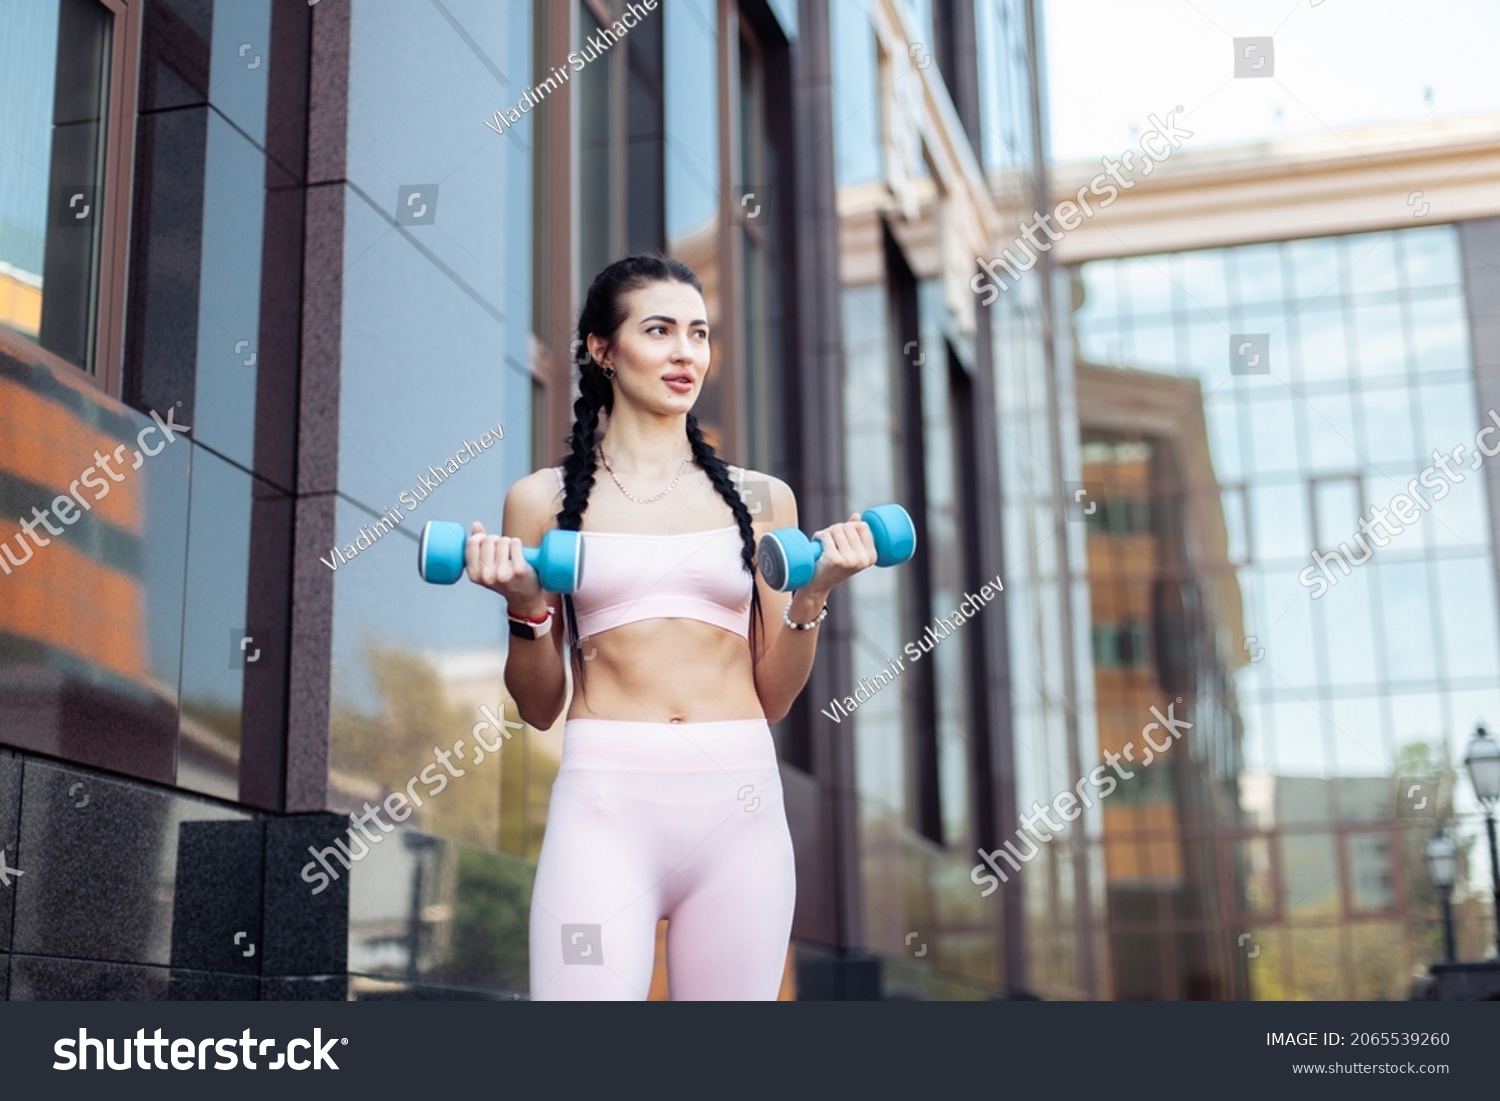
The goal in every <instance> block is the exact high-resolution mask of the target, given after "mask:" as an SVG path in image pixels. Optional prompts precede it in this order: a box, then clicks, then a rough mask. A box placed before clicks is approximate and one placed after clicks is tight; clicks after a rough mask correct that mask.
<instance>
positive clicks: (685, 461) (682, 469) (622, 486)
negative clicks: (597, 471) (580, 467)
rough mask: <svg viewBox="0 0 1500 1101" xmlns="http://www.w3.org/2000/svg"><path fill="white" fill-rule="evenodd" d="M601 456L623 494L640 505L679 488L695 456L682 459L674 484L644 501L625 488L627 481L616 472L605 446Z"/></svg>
mask: <svg viewBox="0 0 1500 1101" xmlns="http://www.w3.org/2000/svg"><path fill="white" fill-rule="evenodd" d="M599 458H601V459H603V460H604V469H605V470H607V471H609V476H610V477H611V478H613V479H614V480H615V485H617V486H619V487H620V492H621V493H623V494H625V496H626V497H628V498H629V499H630V500H632V501H634V502H635V503H636V504H638V505H649V504H651V503H652V502H653V501H660V500H661V499H662V498H663V497H665V496H666V495H667V494H668V493H671V492H672V490H674V489H676V488H677V483H678V482H680V481H682V475H683V473H684V472H685V471H686V470H687V468H688V464H689V463H691V462H692V461H693V457H692V456H691V455H689V456H688V457H687V458H685V459H683V460H682V465H681V466H679V467H678V468H677V477H675V478H673V479H672V484H671V485H669V486H667V488H666V489H664V490H662V491H661V492H660V493H658V494H657V495H656V496H655V497H647V498H646V499H645V500H644V501H643V500H641V498H639V497H637V496H636V495H635V494H634V493H631V492H630V490H628V489H626V488H625V483H624V482H622V481H620V476H619V475H618V474H616V473H615V468H614V466H613V465H612V464H611V463H610V461H609V456H608V455H606V454H605V453H604V448H602V447H601V448H600V449H599Z"/></svg>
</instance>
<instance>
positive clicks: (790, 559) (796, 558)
mask: <svg viewBox="0 0 1500 1101" xmlns="http://www.w3.org/2000/svg"><path fill="white" fill-rule="evenodd" d="M859 518H860V519H861V520H863V521H864V522H865V523H867V524H869V525H870V533H871V534H872V535H873V536H874V537H875V554H876V559H875V564H876V565H877V566H899V565H901V563H903V562H906V561H909V560H910V558H911V556H912V555H913V554H915V553H916V550H917V529H916V526H915V525H914V524H913V523H912V522H911V516H910V515H909V514H908V513H907V511H906V510H905V509H904V508H902V507H901V506H900V505H878V506H877V507H875V508H872V509H867V510H866V511H864V512H862V513H860V517H859ZM821 557H823V544H822V543H821V542H819V541H818V540H815V539H809V538H808V537H807V536H805V535H803V534H802V533H801V532H800V531H798V530H797V529H796V528H780V529H778V530H776V531H769V532H767V533H766V534H765V535H763V536H761V540H760V547H759V548H758V550H757V552H756V562H757V564H758V565H759V566H760V575H761V576H762V577H764V578H765V579H766V584H767V585H770V586H771V588H773V589H775V590H776V591H777V592H783V593H786V592H791V591H792V590H793V589H800V588H802V587H803V586H804V585H806V584H807V583H808V582H809V581H811V580H812V577H813V569H814V567H816V566H817V564H818V559H819V558H821Z"/></svg>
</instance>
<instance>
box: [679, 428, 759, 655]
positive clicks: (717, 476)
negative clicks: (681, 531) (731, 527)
mask: <svg viewBox="0 0 1500 1101" xmlns="http://www.w3.org/2000/svg"><path fill="white" fill-rule="evenodd" d="M687 438H688V443H690V444H691V445H692V447H693V461H694V462H696V463H697V464H698V465H699V466H700V467H702V468H703V472H704V473H705V474H707V475H708V479H709V481H711V482H712V483H713V486H714V489H716V490H718V491H719V496H720V497H722V498H724V503H725V504H726V505H728V506H729V508H730V510H731V511H732V512H733V513H734V519H735V523H737V524H738V525H739V528H740V542H741V544H742V550H741V553H740V561H741V562H743V563H744V566H745V572H746V573H748V574H749V575H750V655H751V659H752V660H754V658H755V656H756V653H757V643H758V642H759V639H760V636H761V633H762V632H763V631H764V629H765V622H764V619H763V617H762V614H761V610H760V587H759V586H757V585H756V584H755V528H754V527H753V526H752V521H751V519H750V510H749V509H748V508H746V507H745V500H744V498H743V497H741V496H740V494H739V492H738V491H737V490H736V489H735V487H734V479H733V478H731V477H730V474H729V467H728V466H727V465H726V464H725V462H724V460H723V459H721V458H719V453H718V452H717V451H715V450H714V448H713V444H711V443H709V442H708V440H707V439H706V438H705V437H704V435H703V429H702V428H700V427H699V426H698V418H697V417H695V416H693V414H691V413H689V414H688V415H687Z"/></svg>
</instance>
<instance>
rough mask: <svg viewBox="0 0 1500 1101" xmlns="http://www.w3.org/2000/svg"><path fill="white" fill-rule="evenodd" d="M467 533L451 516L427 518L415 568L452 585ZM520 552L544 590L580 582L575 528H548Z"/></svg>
mask: <svg viewBox="0 0 1500 1101" xmlns="http://www.w3.org/2000/svg"><path fill="white" fill-rule="evenodd" d="M468 538H469V537H468V533H467V531H465V529H464V527H463V525H462V524H459V523H457V522H455V521H453V520H429V521H427V523H426V524H424V525H422V538H421V540H420V542H419V543H418V545H417V572H418V573H419V574H420V575H421V577H422V580H424V581H430V582H432V583H433V584H434V585H452V584H453V583H454V582H456V581H457V580H458V579H459V578H460V577H462V576H463V575H464V569H465V564H464V550H465V546H466V544H467V543H468ZM521 556H522V557H523V558H524V559H525V560H526V564H527V565H528V566H530V567H531V568H532V569H533V570H535V571H536V572H537V576H538V579H539V580H540V581H541V584H542V588H544V589H546V590H547V591H548V592H554V593H571V592H574V591H575V590H576V589H577V588H578V586H579V585H580V584H582V582H583V541H582V540H581V539H579V537H578V532H576V531H561V530H556V531H549V532H548V533H547V534H546V535H545V536H543V537H542V545H541V546H540V547H522V548H521Z"/></svg>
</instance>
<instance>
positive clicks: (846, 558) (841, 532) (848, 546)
mask: <svg viewBox="0 0 1500 1101" xmlns="http://www.w3.org/2000/svg"><path fill="white" fill-rule="evenodd" d="M828 535H829V537H830V538H831V539H832V540H833V544H834V546H835V547H837V548H838V557H836V558H835V559H834V562H835V563H836V564H837V565H840V566H852V565H854V564H855V563H856V561H857V559H856V557H855V554H856V552H855V550H854V545H853V542H852V540H851V538H850V535H849V525H848V524H835V525H834V526H833V527H831V528H829V529H828Z"/></svg>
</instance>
